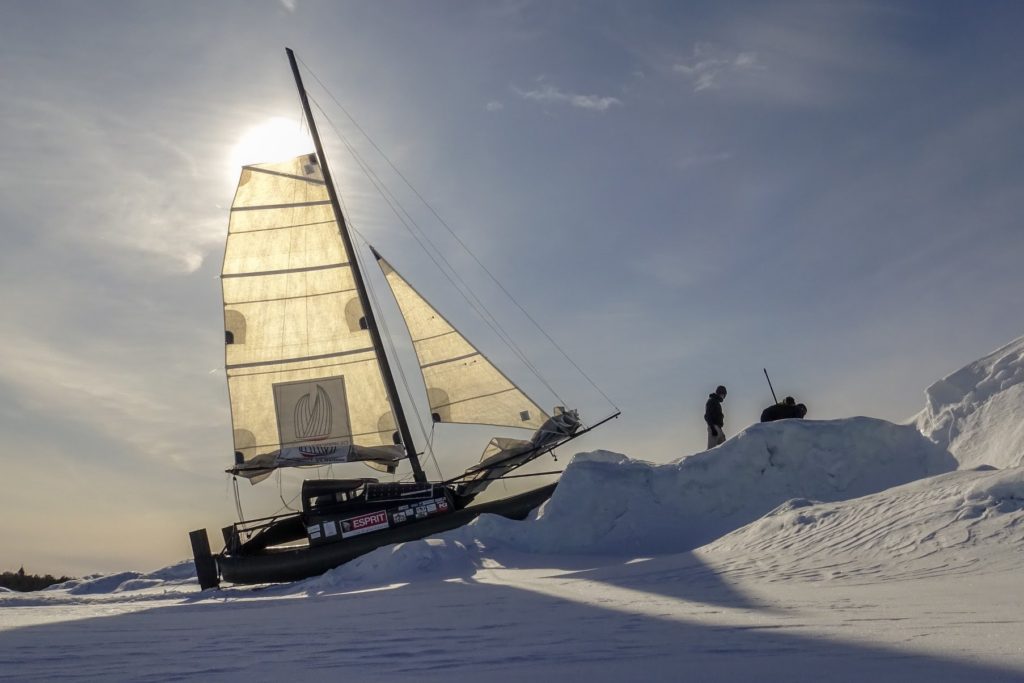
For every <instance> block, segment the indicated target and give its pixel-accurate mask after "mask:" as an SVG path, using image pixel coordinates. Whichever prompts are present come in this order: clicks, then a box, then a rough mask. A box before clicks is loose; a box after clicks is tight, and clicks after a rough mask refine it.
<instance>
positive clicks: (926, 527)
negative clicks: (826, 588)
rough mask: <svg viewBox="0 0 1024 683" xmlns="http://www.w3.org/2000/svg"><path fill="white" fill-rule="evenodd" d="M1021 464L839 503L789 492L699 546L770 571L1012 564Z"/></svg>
mask: <svg viewBox="0 0 1024 683" xmlns="http://www.w3.org/2000/svg"><path fill="white" fill-rule="evenodd" d="M1022 551H1024V469H1020V468H1016V469H1012V470H990V469H976V470H961V471H958V472H952V473H947V474H943V475H939V476H937V477H933V478H931V479H928V480H924V481H918V482H912V483H910V484H906V485H904V486H900V487H895V488H892V489H889V490H887V491H882V492H880V493H876V494H873V495H870V496H865V497H863V498H858V499H855V500H850V501H844V502H840V503H818V504H808V501H788V502H787V503H786V504H784V505H782V506H780V507H778V508H776V509H775V510H773V511H772V512H771V513H769V514H768V515H766V516H764V517H763V518H761V519H759V520H757V521H755V522H753V523H752V524H749V525H747V526H746V527H744V528H742V529H740V530H737V531H735V532H733V533H731V534H729V535H727V536H725V537H723V538H721V539H719V540H717V541H715V542H714V543H711V544H709V545H707V546H705V547H704V548H701V549H700V550H699V551H698V552H699V554H701V555H702V556H706V557H707V558H708V559H709V560H710V561H711V562H712V563H713V564H715V565H716V566H718V567H720V568H722V569H726V570H729V571H736V572H741V573H742V574H744V575H746V576H757V577H758V578H762V579H767V580H769V581H784V580H800V581H815V580H835V579H850V578H852V579H856V580H877V579H879V578H886V579H909V578H923V577H927V576H933V575H938V574H941V575H955V574H960V573H966V572H968V571H971V570H972V568H976V567H984V568H985V570H986V571H1000V570H1010V571H1016V570H1017V569H1019V558H1020V554H1021V552H1022Z"/></svg>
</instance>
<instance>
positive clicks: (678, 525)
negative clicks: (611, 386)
mask: <svg viewBox="0 0 1024 683" xmlns="http://www.w3.org/2000/svg"><path fill="white" fill-rule="evenodd" d="M956 465H957V463H956V461H955V460H954V459H953V457H952V456H951V455H950V454H949V453H948V452H947V451H945V450H944V449H942V448H939V447H938V446H936V445H935V444H933V443H932V442H930V441H929V440H927V439H925V438H924V437H922V436H921V434H920V433H919V432H918V431H917V430H916V429H915V428H914V427H912V426H909V425H903V426H901V425H895V424H892V423H889V422H885V421H883V420H877V419H873V418H867V417H857V418H850V419H844V420H831V421H814V420H780V421H778V422H770V423H765V424H758V425H754V426H753V427H750V428H749V429H747V430H746V431H744V432H741V433H740V434H739V435H737V436H736V437H734V438H732V439H730V440H729V441H727V442H726V443H724V444H722V445H721V446H719V447H717V448H714V449H712V450H709V451H705V452H703V453H699V454H697V455H693V456H689V457H686V458H683V459H681V460H680V461H678V462H675V463H671V464H667V465H655V464H651V463H647V462H643V461H638V460H631V459H630V458H627V457H626V456H624V455H619V454H615V453H608V452H603V451H598V452H595V453H588V454H580V455H577V456H576V457H575V458H574V459H573V460H572V462H571V463H570V464H569V466H568V467H567V468H566V471H565V473H564V474H563V475H562V479H561V482H560V483H559V485H558V488H557V489H556V490H555V494H554V496H553V497H552V498H551V500H550V501H549V502H548V503H547V504H546V505H545V506H544V507H543V508H542V510H541V512H540V514H539V515H538V516H537V518H536V519H535V520H534V521H533V522H532V523H528V524H516V523H512V522H509V521H507V520H504V519H500V518H493V517H483V518H481V519H480V520H478V521H477V522H476V523H475V524H474V525H472V526H470V527H469V529H471V530H472V531H473V533H474V535H475V537H476V538H477V540H479V541H482V542H485V543H491V544H493V543H498V544H507V545H509V546H511V547H514V548H516V549H519V550H523V551H526V552H546V553H551V552H561V553H601V554H623V553H625V554H634V555H635V554H660V553H672V552H682V551H686V550H691V549H693V548H697V547H699V546H701V545H704V544H705V543H708V542H710V541H713V540H714V539H716V538H718V537H720V536H722V535H723V534H726V533H728V532H730V531H732V530H734V529H737V528H739V527H741V526H743V525H745V524H747V523H749V522H752V521H754V520H755V519H757V518H758V517H760V516H762V515H764V514H766V513H768V512H770V511H771V510H772V509H774V508H775V507H777V506H778V505H780V504H781V503H783V502H785V501H787V500H789V499H792V498H813V499H815V500H822V501H837V500H845V499H848V498H855V497H858V496H864V495H867V494H870V493H875V492H878V491H881V490H883V489H886V488H889V487H892V486H897V485H899V484H904V483H907V482H910V481H914V480H916V479H920V478H922V477H928V476H932V475H935V474H939V473H941V472H948V471H950V470H953V469H955V468H956Z"/></svg>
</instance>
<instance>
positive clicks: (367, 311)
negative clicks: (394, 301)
mask: <svg viewBox="0 0 1024 683" xmlns="http://www.w3.org/2000/svg"><path fill="white" fill-rule="evenodd" d="M285 52H287V53H288V61H289V63H291V65H292V75H294V76H295V86H296V87H297V88H298V89H299V98H300V99H301V100H302V111H303V112H305V114H306V123H307V124H308V125H309V133H310V135H312V136H313V144H314V145H316V155H317V157H318V158H319V159H320V169H321V170H322V171H323V174H324V184H326V185H327V195H328V196H329V197H330V199H331V207H332V208H333V209H334V217H335V218H336V219H337V221H338V232H339V233H341V241H342V242H343V243H344V244H345V248H346V249H347V250H348V253H349V255H350V256H351V257H352V260H351V262H350V263H349V265H350V266H351V267H352V279H353V280H355V283H356V291H358V292H359V303H360V304H362V307H363V316H364V317H365V318H366V327H367V329H368V330H369V332H370V339H371V340H372V341H373V348H374V350H376V352H377V357H378V358H379V359H380V371H381V374H382V375H383V377H384V387H385V389H386V390H387V392H388V399H389V400H390V401H391V410H392V411H394V413H395V422H397V423H398V433H399V435H401V437H402V442H403V443H404V444H405V452H406V454H407V455H408V456H409V464H410V465H412V472H413V476H414V477H415V478H416V481H418V482H420V483H426V481H427V477H426V475H425V474H424V473H423V468H422V467H420V459H419V457H417V455H416V446H415V445H414V444H413V442H412V433H411V432H410V431H409V424H408V423H407V422H406V420H405V413H404V412H403V411H402V404H401V402H400V401H399V400H398V388H397V387H396V386H395V378H394V376H393V375H392V374H391V366H389V365H388V357H387V354H385V353H384V343H383V342H382V341H381V337H380V330H378V329H377V321H376V319H375V318H374V317H373V309H372V308H371V307H370V299H369V297H368V296H367V295H366V284H365V283H364V282H363V274H362V272H361V271H360V270H359V261H358V259H356V250H355V247H354V246H353V245H352V238H351V237H350V236H349V234H348V224H347V223H345V215H344V214H342V212H341V203H340V202H339V201H338V191H337V190H336V189H335V187H334V180H332V179H331V171H330V169H329V168H328V167H327V157H326V156H324V147H323V144H322V143H321V142H320V134H319V133H317V130H316V121H314V120H313V112H312V110H311V109H310V108H309V98H308V97H306V89H305V88H304V87H303V85H302V75H301V74H300V73H299V65H298V63H297V62H296V61H295V53H294V52H292V50H291V48H288V47H286V48H285Z"/></svg>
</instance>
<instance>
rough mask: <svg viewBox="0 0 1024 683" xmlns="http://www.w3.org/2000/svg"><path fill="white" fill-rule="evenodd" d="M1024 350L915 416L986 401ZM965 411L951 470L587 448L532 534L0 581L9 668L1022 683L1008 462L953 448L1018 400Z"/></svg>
mask: <svg viewBox="0 0 1024 683" xmlns="http://www.w3.org/2000/svg"><path fill="white" fill-rule="evenodd" d="M1007 348H1008V349H1009V348H1010V347H1007ZM1004 351H1005V349H1004ZM1013 353H1016V354H1017V355H1016V356H1015V357H1014V358H1015V360H1013V361H1003V362H1002V364H1000V363H1001V361H1000V358H1006V357H1010V356H1011V355H1012V354H1013ZM1019 353H1020V351H1019V349H1018V350H1016V351H1014V352H1012V353H1004V354H1003V355H1001V356H1000V357H999V358H994V357H992V358H991V359H990V360H991V362H988V360H986V359H983V360H982V361H979V363H978V364H975V365H974V366H971V367H975V366H977V368H978V370H977V372H976V373H975V374H970V373H967V374H966V375H964V376H962V377H960V378H959V379H958V380H957V382H952V381H950V379H949V378H947V380H944V382H947V385H945V386H959V387H960V388H961V389H964V388H965V384H964V382H966V379H965V377H968V376H970V377H976V378H977V379H978V382H979V385H978V386H976V387H975V388H973V389H970V390H965V391H963V397H964V398H963V399H956V400H952V399H951V400H950V401H947V402H946V403H942V402H941V401H939V400H938V399H937V398H936V400H935V401H932V399H931V397H932V396H933V395H934V396H936V397H937V396H938V394H939V393H940V392H938V391H936V392H934V393H930V394H929V400H930V403H929V408H932V407H933V405H934V406H940V404H941V405H943V406H947V407H948V406H963V405H967V404H968V403H969V402H970V403H971V404H972V405H976V406H978V405H981V406H984V405H990V404H995V403H996V401H999V402H1000V403H1001V404H1002V402H1003V401H1006V400H1007V399H1005V396H1007V395H1008V393H1009V391H1010V390H1013V389H1014V387H1016V386H1017V385H1016V384H1007V383H1006V380H1007V379H1008V378H1010V379H1012V378H1014V377H1017V376H1018V375H1017V374H1015V373H1017V372H1018V371H1017V370H1016V369H1013V370H1011V371H1010V372H1009V374H1007V373H1006V372H1005V371H1006V370H1007V368H1008V367H1010V366H1013V367H1014V368H1016V367H1018V365H1019V360H1020V355H1019ZM994 355H997V354H994ZM1014 363H1017V364H1018V365H1014ZM996 366H999V367H996ZM1000 373H1003V374H1000ZM959 374H960V373H958V375H959ZM953 377H957V375H954V376H953ZM995 377H1000V378H1001V379H999V380H998V382H1000V383H1001V385H1000V386H999V388H998V389H993V388H992V385H989V384H986V382H988V381H989V380H990V379H992V378H995ZM933 389H934V387H933ZM956 395H958V394H957V392H952V391H950V392H947V397H948V396H954V397H955V396H956ZM968 396H972V397H973V398H970V399H968V398H966V397H968ZM983 397H984V398H983ZM943 410H945V408H942V407H940V408H939V410H938V411H936V415H940V416H941V415H944V414H946V413H943V412H942V411H943ZM980 410H986V411H987V413H988V417H987V418H986V422H985V423H984V424H985V429H973V428H970V429H964V428H961V429H960V430H959V431H958V432H957V433H958V434H959V437H958V438H957V439H955V444H954V445H957V446H958V452H959V453H960V454H961V463H960V464H961V469H959V470H958V469H956V468H957V465H958V462H957V460H956V459H954V457H953V455H951V454H950V452H949V451H947V450H946V449H945V448H944V447H943V446H942V444H941V443H935V442H934V441H936V439H935V435H934V432H933V433H931V434H930V435H931V436H932V440H929V439H927V438H925V437H923V436H922V435H921V434H920V433H919V432H918V431H917V430H916V429H914V427H913V426H911V425H902V426H900V425H893V424H890V423H887V422H884V421H881V420H874V419H869V418H852V419H848V420H834V421H827V422H825V421H803V420H783V421H779V422H773V423H768V424H763V425H755V426H753V427H751V428H750V429H748V430H747V431H745V432H743V433H741V434H739V435H737V436H736V437H735V438H733V439H731V440H729V441H727V442H726V443H725V444H723V445H722V446H719V447H717V448H715V449H712V450H710V451H706V452H703V453H699V454H696V455H693V456H690V457H687V458H683V459H681V460H680V461H678V462H675V463H671V464H667V465H655V464H651V463H647V462H643V461H639V460H631V459H630V458H627V457H626V456H624V455H619V454H615V453H609V452H602V451H599V452H595V453H588V454H581V455H578V456H577V457H576V458H574V459H573V461H572V462H571V463H570V465H569V467H568V468H567V469H566V472H565V474H564V475H563V477H562V480H561V483H560V485H559V487H558V489H557V490H556V492H555V495H554V496H553V497H552V499H551V500H550V501H549V502H548V503H547V504H545V505H544V506H543V507H542V508H541V509H540V510H539V511H538V512H537V513H535V514H534V516H533V517H532V518H531V519H529V520H526V521H523V522H513V521H510V520H507V519H504V518H500V517H494V516H490V515H486V516H483V517H481V518H479V519H478V520H476V521H475V522H474V523H472V524H470V525H467V526H466V527H463V528H461V529H456V530H453V531H450V532H447V533H445V534H442V535H439V536H437V537H434V538H429V539H424V540H420V541H415V542H411V543H404V544H400V545H395V546H391V547H386V548H380V549H378V550H376V551H374V552H372V553H370V554H368V555H365V556H363V557H361V558H358V559H356V560H354V561H352V562H350V563H348V564H346V565H343V566H341V567H338V568H336V569H334V570H332V571H330V572H327V573H326V574H324V575H323V576H319V577H315V578H311V579H307V580H305V581H300V582H296V583H292V584H283V585H276V586H263V587H225V588H223V589H215V590H209V591H202V592H201V591H199V588H198V586H197V585H196V582H195V578H194V575H193V567H192V563H191V562H183V563H181V564H178V565H174V566H172V567H167V568H165V569H162V570H160V571H158V572H153V573H150V574H139V573H136V572H122V573H119V574H114V575H109V576H93V577H86V578H84V579H78V580H74V581H69V582H66V583H64V584H61V585H60V586H55V587H52V588H51V589H49V590H45V591H39V592H36V593H24V594H22V593H3V594H0V680H16V681H30V680H45V681H50V680H105V681H107V680H114V681H118V680H131V681H162V680H218V681H220V680H227V681H251V680H261V681H262V680H285V679H300V680H302V679H320V678H332V679H333V678H345V679H346V680H358V681H401V680H416V681H418V682H421V683H422V682H423V681H446V682H449V681H451V680H460V679H464V678H465V679H470V678H472V679H474V680H475V679H482V680H486V681H498V682H503V681H510V682H511V681H514V682H515V683H521V682H522V680H523V679H524V678H525V679H527V680H537V681H546V680H566V681H588V682H601V681H634V680H644V681H679V680H695V681H786V683H792V682H794V681H815V682H817V681H850V682H852V681H864V680H873V681H901V682H910V683H914V682H921V683H925V682H927V683H937V682H939V681H986V682H988V681H998V682H1004V681H1006V682H1009V681H1018V682H1020V681H1024V650H1022V648H1021V642H1022V641H1021V635H1020V634H1021V633H1022V632H1024V573H1022V572H1021V571H1020V568H1021V564H1022V557H1024V468H1022V467H1006V468H1005V469H995V468H992V467H977V468H974V469H967V468H965V467H963V462H964V458H963V455H962V454H963V453H968V452H970V453H975V452H984V453H985V454H986V455H985V458H986V459H988V460H993V461H996V462H1001V463H1004V464H1005V463H1007V462H1009V460H999V459H998V457H997V456H999V455H1000V448H1002V447H1003V445H1005V444H1006V443H1008V442H1007V441H1006V440H1005V438H1004V437H1005V435H1006V434H1011V433H1012V430H1011V429H1010V425H1008V424H1007V423H1010V422H1012V423H1013V425H1018V424H1019V423H1020V421H1021V418H1022V416H1024V405H1022V404H1021V403H1018V404H1017V407H1016V409H1013V408H1012V406H1011V404H1010V403H1009V402H1006V403H1005V405H1002V408H1001V409H999V410H996V409H994V408H991V407H990V408H979V409H977V410H974V411H973V412H967V413H960V414H959V415H960V417H958V418H955V419H954V422H955V421H956V419H959V420H961V422H960V424H961V425H970V424H973V423H971V422H970V416H971V415H974V414H976V413H978V412H979V411H980ZM926 412H927V411H926ZM946 433H950V430H949V429H948V428H947V429H946Z"/></svg>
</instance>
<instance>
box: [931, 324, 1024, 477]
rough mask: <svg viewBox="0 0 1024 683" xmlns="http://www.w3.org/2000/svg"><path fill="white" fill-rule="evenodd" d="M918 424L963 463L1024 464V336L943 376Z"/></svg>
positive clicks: (1011, 465) (966, 464)
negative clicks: (1023, 411)
mask: <svg viewBox="0 0 1024 683" xmlns="http://www.w3.org/2000/svg"><path fill="white" fill-rule="evenodd" d="M925 396H926V397H927V405H926V406H925V409H924V410H923V411H921V412H920V413H919V414H918V415H917V416H916V417H915V418H914V423H915V424H916V425H917V428H918V429H919V430H920V431H921V433H922V434H924V435H925V436H927V437H928V438H929V439H931V440H932V441H934V442H935V443H936V444H938V445H939V446H942V447H943V448H946V449H948V450H949V452H950V453H952V454H953V456H954V457H955V458H956V459H957V460H958V461H959V462H960V465H961V466H962V467H974V466H977V465H982V464H988V465H994V466H996V467H1017V466H1019V465H1021V464H1024V420H1022V419H1021V412H1022V406H1024V337H1021V338H1020V339H1017V340H1016V341H1013V342H1011V343H1009V344H1007V345H1006V346H1004V347H1002V348H1001V349H998V350H996V351H993V352H992V353H990V354H989V355H987V356H985V357H984V358H982V359H980V360H977V361H975V362H973V363H971V364H970V365H968V366H966V367H964V368H962V369H960V370H958V371H957V372H954V373H953V374H952V375H950V376H948V377H946V378H945V379H940V380H939V381H938V382H936V383H935V384H933V385H931V386H930V387H928V389H927V391H926V392H925Z"/></svg>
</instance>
